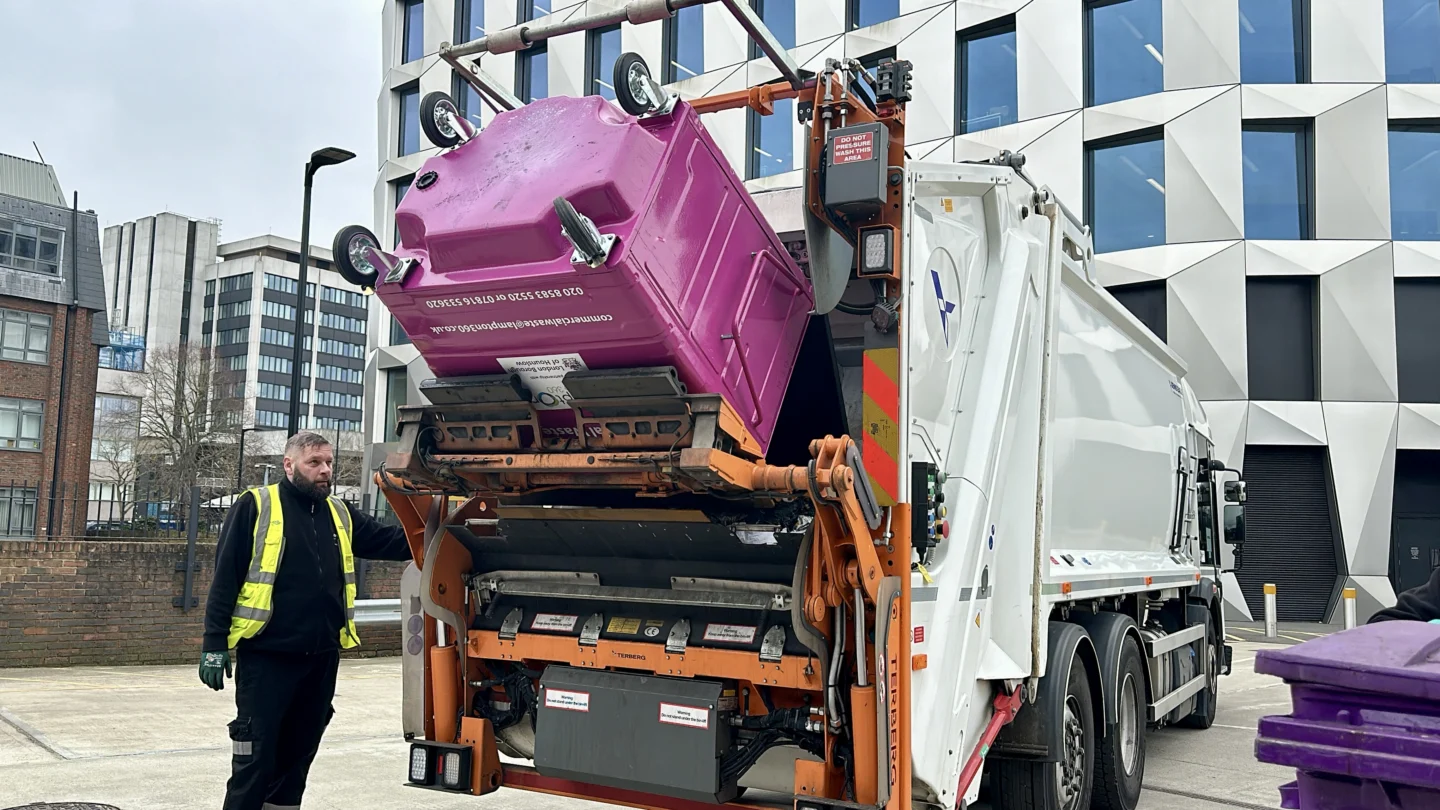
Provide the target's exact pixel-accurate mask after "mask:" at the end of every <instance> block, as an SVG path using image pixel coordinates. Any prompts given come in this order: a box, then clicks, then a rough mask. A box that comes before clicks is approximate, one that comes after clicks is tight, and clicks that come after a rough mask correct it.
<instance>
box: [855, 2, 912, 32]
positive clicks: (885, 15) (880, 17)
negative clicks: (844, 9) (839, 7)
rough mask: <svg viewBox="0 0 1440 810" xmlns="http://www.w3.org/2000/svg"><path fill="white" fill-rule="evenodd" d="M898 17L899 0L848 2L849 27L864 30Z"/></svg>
mask: <svg viewBox="0 0 1440 810" xmlns="http://www.w3.org/2000/svg"><path fill="white" fill-rule="evenodd" d="M899 16H900V0H850V27H851V28H864V27H865V26H867V25H875V24H876V23H882V22H885V21H886V20H893V19H895V18H896V17H899Z"/></svg>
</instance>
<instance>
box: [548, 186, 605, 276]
mask: <svg viewBox="0 0 1440 810" xmlns="http://www.w3.org/2000/svg"><path fill="white" fill-rule="evenodd" d="M555 213H556V214H558V215H559V216H560V228H561V229H562V230H564V231H565V236H566V237H568V238H569V239H570V242H571V244H573V245H574V246H575V249H576V250H578V251H579V252H580V255H581V256H583V257H584V258H585V260H586V261H593V260H594V259H596V258H598V257H599V256H601V255H603V254H604V253H605V248H604V247H602V246H601V244H600V238H599V235H598V234H596V232H595V226H594V225H591V224H590V223H589V221H588V220H586V219H585V218H584V217H582V216H580V212H579V211H576V210H575V206H573V205H571V204H570V201H569V200H567V199H565V198H564V197H556V198H555Z"/></svg>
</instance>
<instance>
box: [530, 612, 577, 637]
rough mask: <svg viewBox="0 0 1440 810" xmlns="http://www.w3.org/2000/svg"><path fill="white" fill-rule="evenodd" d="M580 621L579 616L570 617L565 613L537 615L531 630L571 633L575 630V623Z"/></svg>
mask: <svg viewBox="0 0 1440 810" xmlns="http://www.w3.org/2000/svg"><path fill="white" fill-rule="evenodd" d="M579 620H580V617H579V616H569V615H566V614H563V613H536V614H535V620H534V621H532V622H530V629H531V630H549V631H550V632H552V633H569V632H570V631H572V630H574V629H575V622H577V621H579Z"/></svg>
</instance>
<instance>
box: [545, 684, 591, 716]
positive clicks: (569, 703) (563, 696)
mask: <svg viewBox="0 0 1440 810" xmlns="http://www.w3.org/2000/svg"><path fill="white" fill-rule="evenodd" d="M545 707H546V708H547V709H564V710H565V711H567V712H588V711H590V693H589V692H570V691H566V690H564V689H547V690H545Z"/></svg>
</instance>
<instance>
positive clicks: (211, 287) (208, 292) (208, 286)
mask: <svg viewBox="0 0 1440 810" xmlns="http://www.w3.org/2000/svg"><path fill="white" fill-rule="evenodd" d="M214 294H215V279H213V278H212V279H210V280H209V281H207V282H205V296H206V297H207V298H208V297H209V296H212V295H214Z"/></svg>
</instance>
